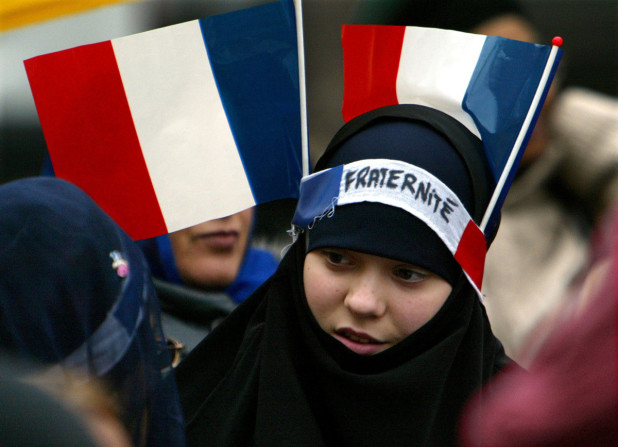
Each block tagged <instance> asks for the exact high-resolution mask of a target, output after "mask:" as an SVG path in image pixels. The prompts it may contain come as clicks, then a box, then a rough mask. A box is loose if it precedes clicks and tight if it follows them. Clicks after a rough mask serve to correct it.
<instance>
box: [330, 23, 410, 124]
mask: <svg viewBox="0 0 618 447" xmlns="http://www.w3.org/2000/svg"><path fill="white" fill-rule="evenodd" d="M405 30H406V28H405V27H404V26H383V25H373V26H363V25H356V26H355V25H344V26H343V28H342V46H343V52H344V54H345V57H344V61H345V64H344V67H343V76H344V83H343V85H344V86H345V88H344V93H343V110H342V113H343V119H344V121H345V122H348V121H349V120H351V119H352V118H354V117H356V116H358V115H361V114H363V113H365V112H368V111H370V110H373V109H376V108H378V107H383V106H388V105H393V104H397V103H398V100H397V72H398V71H399V60H400V59H401V48H402V45H403V37H404V34H405ZM368 48H369V49H370V52H369V53H367V49H368Z"/></svg>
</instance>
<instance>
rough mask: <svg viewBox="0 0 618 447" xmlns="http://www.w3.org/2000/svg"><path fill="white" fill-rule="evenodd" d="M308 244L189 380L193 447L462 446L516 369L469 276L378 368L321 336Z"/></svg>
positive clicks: (184, 399) (184, 389)
mask: <svg viewBox="0 0 618 447" xmlns="http://www.w3.org/2000/svg"><path fill="white" fill-rule="evenodd" d="M304 256H305V254H304V237H302V236H301V237H300V239H299V240H298V241H297V242H296V243H295V244H294V245H293V246H292V247H291V249H290V251H289V252H288V254H287V255H286V256H285V257H284V259H283V261H282V262H281V265H280V267H279V269H278V270H277V272H276V273H275V275H273V277H272V278H270V279H269V280H268V281H267V282H266V283H265V284H264V285H263V286H262V287H260V288H259V289H258V290H257V291H256V292H255V293H254V294H253V295H252V296H251V297H250V298H248V299H247V300H246V301H245V302H244V303H242V304H241V305H240V306H239V307H238V308H237V309H236V310H235V311H234V312H233V313H232V314H231V315H230V316H229V317H227V319H226V320H224V321H223V323H221V324H220V325H219V326H218V327H217V328H215V330H214V331H213V332H212V333H211V334H210V335H209V336H208V337H207V338H206V339H205V340H204V341H203V342H202V343H201V344H200V345H198V346H197V347H196V348H195V349H194V350H193V351H192V352H191V354H190V355H189V356H188V357H187V358H186V360H184V361H183V362H182V363H181V364H180V365H179V367H178V368H177V371H176V372H177V381H178V386H179V391H180V395H181V404H182V406H183V410H184V414H185V420H186V423H187V441H188V445H189V446H242V445H256V446H269V447H272V446H294V447H300V446H311V447H316V446H326V445H328V446H331V445H332V446H346V445H350V446H355V447H359V446H389V447H390V446H440V447H445V446H450V445H455V433H456V428H457V420H458V417H459V413H460V410H461V408H462V406H463V404H464V402H465V401H466V400H467V399H468V398H469V397H470V396H471V395H472V394H473V392H474V391H476V390H477V389H478V388H480V387H481V385H483V384H485V383H486V382H487V381H488V380H489V379H490V378H491V377H492V376H493V375H494V374H495V373H496V372H497V371H498V370H500V369H501V368H502V366H504V364H505V362H507V361H508V359H507V357H506V356H505V354H504V350H503V349H502V346H501V344H500V342H499V341H498V340H497V339H496V338H495V337H494V336H493V334H492V332H491V328H490V326H489V322H488V320H487V317H486V314H485V310H484V308H483V306H482V304H480V302H479V301H478V298H477V296H476V295H475V292H474V291H473V289H472V288H471V286H470V285H469V283H468V282H467V281H466V279H465V278H464V276H463V275H462V276H461V277H460V278H459V280H458V281H457V283H456V285H455V287H454V289H453V292H452V294H451V296H450V297H449V298H448V299H447V302H446V303H445V304H444V306H443V307H442V308H441V310H440V311H439V312H438V314H437V315H436V316H435V317H434V318H433V319H432V320H430V322H428V323H427V324H426V325H425V326H423V327H422V328H420V329H419V330H418V331H416V332H415V333H413V334H411V335H410V336H409V337H408V338H406V339H405V340H403V341H402V342H400V343H398V344H397V345H395V346H393V347H392V348H390V349H387V350H386V351H384V352H381V353H378V354H376V355H374V356H361V355H358V354H355V353H354V352H352V351H350V350H348V349H347V348H345V347H344V346H343V345H342V344H340V343H339V342H338V341H337V340H335V339H334V338H332V337H331V336H330V335H328V334H326V333H325V332H324V331H322V330H321V329H320V327H319V326H318V324H317V322H316V321H315V319H314V318H313V316H312V314H311V312H310V310H309V307H308V305H307V302H306V298H305V294H304V288H303V283H302V269H303V263H304Z"/></svg>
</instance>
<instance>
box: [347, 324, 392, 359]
mask: <svg viewBox="0 0 618 447" xmlns="http://www.w3.org/2000/svg"><path fill="white" fill-rule="evenodd" d="M335 338H336V339H337V340H339V341H340V342H341V343H343V344H344V345H345V346H346V347H347V348H348V349H350V350H352V351H354V352H356V353H357V354H361V355H372V354H376V353H377V352H380V351H382V350H383V349H384V344H385V343H384V342H381V341H379V340H376V339H375V338H373V337H372V336H370V335H368V334H366V333H364V332H357V331H354V330H353V329H350V328H342V329H338V330H336V331H335Z"/></svg>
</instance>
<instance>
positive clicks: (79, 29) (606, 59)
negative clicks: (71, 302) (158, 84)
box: [0, 0, 618, 231]
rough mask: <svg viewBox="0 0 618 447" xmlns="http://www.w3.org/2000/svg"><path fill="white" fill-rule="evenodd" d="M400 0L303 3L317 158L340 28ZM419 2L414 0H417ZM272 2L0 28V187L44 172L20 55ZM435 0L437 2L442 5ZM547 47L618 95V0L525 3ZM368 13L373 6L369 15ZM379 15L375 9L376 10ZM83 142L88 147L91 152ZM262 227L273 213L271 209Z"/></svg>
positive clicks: (332, 103) (569, 71)
mask: <svg viewBox="0 0 618 447" xmlns="http://www.w3.org/2000/svg"><path fill="white" fill-rule="evenodd" d="M392 1H399V2H401V1H402V0H304V1H303V23H304V35H305V45H306V50H305V58H306V75H307V102H308V105H307V107H308V121H309V143H310V149H311V158H312V160H313V161H315V160H317V158H318V156H319V155H320V154H321V152H322V150H323V149H324V147H325V146H326V144H327V143H328V141H329V140H330V138H331V137H332V135H333V134H334V133H335V131H336V130H337V129H338V128H339V127H340V126H341V125H342V124H343V121H342V119H341V99H342V94H343V88H342V87H343V86H342V62H341V47H340V25H341V24H343V23H370V22H371V21H372V20H371V18H372V17H371V14H376V20H375V23H380V20H381V18H380V17H379V10H380V8H382V7H383V6H384V7H387V5H389V3H390V2H392ZM412 1H413V0H412ZM263 3H268V1H264V0H253V1H252V0H199V1H198V0H146V1H132V2H120V3H117V4H114V5H112V6H103V7H99V8H97V9H94V10H90V11H87V12H83V13H78V14H73V15H70V16H65V17H63V18H58V19H52V20H48V21H45V22H38V23H36V24H33V25H28V26H23V27H19V28H15V29H12V30H8V31H4V32H1V33H0V183H4V182H7V181H10V180H13V179H16V178H20V177H25V176H31V175H38V173H39V172H40V169H41V164H42V162H43V158H44V154H45V152H46V146H45V139H44V137H43V133H42V130H41V128H40V124H39V121H38V117H37V113H36V109H35V106H34V101H33V99H32V95H31V92H30V88H29V85H28V81H27V78H26V72H25V70H24V65H23V60H25V59H28V58H30V57H34V56H37V55H40V54H44V53H48V52H52V51H58V50H63V49H67V48H71V47H74V46H78V45H83V44H88V43H94V42H99V41H104V40H109V39H113V38H116V37H121V36H126V35H130V34H134V33H137V32H141V31H146V30H150V29H154V28H158V27H161V26H165V25H170V24H174V23H180V22H184V21H188V20H193V19H198V18H202V17H206V16H210V15H213V14H219V13H223V12H228V11H233V10H236V9H241V8H244V7H249V6H254V5H258V4H263ZM437 3H439V2H435V3H433V4H435V5H436V8H437V7H439V6H437ZM520 3H521V6H522V7H523V8H524V9H525V10H526V12H527V13H528V14H529V16H530V17H531V18H532V19H533V20H534V21H535V22H536V25H537V27H538V28H539V29H540V31H541V32H542V33H543V34H544V36H545V38H546V39H547V43H548V44H549V43H550V42H551V38H552V37H553V36H555V35H560V36H562V37H563V38H564V42H565V43H564V45H563V49H564V51H565V58H564V60H563V66H564V80H563V82H564V85H565V86H570V85H577V86H582V87H588V88H591V89H594V90H597V91H600V92H603V93H607V94H610V95H613V96H616V95H618V82H617V79H618V57H617V55H618V49H617V46H618V39H617V37H618V36H617V24H618V20H617V19H618V2H616V1H615V0H521V1H520ZM368 11H370V12H368ZM376 11H377V12H376ZM86 149H87V148H84V150H86ZM266 208H267V210H266V212H263V213H262V214H263V215H268V216H269V219H267V222H266V223H264V219H262V220H261V221H260V222H261V223H260V224H259V225H260V227H259V228H260V231H270V229H269V228H267V227H264V226H265V225H266V226H268V225H270V224H271V222H276V221H277V219H276V215H275V214H276V213H279V212H282V213H283V217H282V219H284V220H285V219H287V215H288V214H289V213H290V209H291V205H290V206H285V205H283V206H281V205H276V206H275V205H273V206H272V207H270V208H269V207H268V206H267V207H266Z"/></svg>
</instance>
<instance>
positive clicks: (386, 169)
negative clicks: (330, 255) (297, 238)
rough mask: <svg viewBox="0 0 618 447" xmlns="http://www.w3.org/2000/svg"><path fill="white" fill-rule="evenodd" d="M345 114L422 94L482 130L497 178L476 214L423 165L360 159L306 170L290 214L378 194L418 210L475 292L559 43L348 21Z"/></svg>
mask: <svg viewBox="0 0 618 447" xmlns="http://www.w3.org/2000/svg"><path fill="white" fill-rule="evenodd" d="M342 43H343V58H344V59H343V63H344V99H343V117H344V120H345V121H346V122H347V121H350V120H351V119H353V118H355V117H357V116H359V115H361V114H363V113H366V112H369V111H371V110H374V109H377V108H380V107H384V106H390V105H396V104H418V105H423V106H428V107H431V108H433V109H437V110H439V111H441V112H444V113H446V114H448V115H450V116H451V117H453V118H455V119H457V120H458V121H459V122H460V123H462V124H463V125H464V126H466V127H467V128H468V130H470V132H472V133H473V134H474V135H476V136H477V137H479V138H480V139H481V141H482V142H483V146H484V148H485V155H486V156H487V160H488V162H489V165H490V167H491V169H492V172H493V174H494V176H495V180H496V188H495V191H494V193H493V196H492V199H491V202H490V204H489V206H488V209H487V211H486V212H485V217H484V218H483V221H482V222H479V223H477V222H474V221H473V220H472V218H471V217H470V215H469V214H468V211H467V210H466V209H465V208H464V206H463V204H462V203H461V202H460V201H459V199H458V198H457V196H456V195H455V194H454V193H453V192H452V191H450V189H449V188H448V187H447V186H446V185H444V184H443V183H442V182H441V181H440V180H439V179H438V178H435V177H434V176H433V175H431V174H430V173H429V172H426V171H424V170H423V169H420V168H418V167H415V166H412V165H408V164H406V163H400V162H395V161H393V160H363V161H361V162H355V163H351V164H348V165H344V166H339V167H337V168H332V169H329V170H326V171H323V172H318V173H315V174H313V175H311V176H306V177H304V178H303V181H302V183H301V193H300V198H299V202H298V206H297V209H296V214H295V216H294V218H293V225H294V226H295V227H296V228H297V231H298V229H299V228H300V229H302V228H311V226H312V225H313V222H315V220H316V219H321V218H323V217H325V216H328V214H329V213H331V212H336V211H335V207H336V206H341V205H345V204H349V203H357V202H365V201H369V202H379V203H384V204H387V205H390V206H395V207H399V208H401V209H403V210H405V211H407V212H409V213H410V214H412V215H414V216H416V217H417V218H418V219H420V220H422V221H423V222H424V223H425V224H427V226H428V227H429V228H431V229H432V230H433V231H434V232H435V233H436V234H437V235H438V236H439V237H440V238H441V240H442V241H443V242H444V244H445V245H446V246H447V248H448V249H449V250H450V251H451V253H452V254H453V256H454V258H455V259H456V260H457V261H458V263H459V264H460V265H461V267H462V269H463V271H464V272H465V274H466V276H467V277H468V279H469V281H470V283H471V284H472V285H473V287H474V288H475V290H476V291H477V293H478V295H479V297H480V299H481V300H482V294H481V292H480V289H481V284H482V278H483V270H484V263H485V254H486V246H487V245H486V239H485V234H484V232H485V231H487V232H488V233H489V232H491V231H492V230H493V228H494V225H495V223H496V220H497V217H498V215H499V211H500V207H501V205H502V202H503V200H504V196H505V195H506V192H507V191H508V186H509V185H510V183H511V182H512V179H513V176H514V174H515V170H516V167H517V165H518V163H519V160H520V159H521V156H522V154H523V149H524V148H525V146H526V143H527V140H528V139H529V137H530V134H531V132H532V130H533V128H534V123H535V120H536V118H537V116H538V113H539V112H540V109H541V107H542V104H543V101H544V99H545V96H546V95H547V91H548V90H549V87H550V84H551V80H552V78H553V75H554V73H555V70H556V68H557V65H558V62H559V59H560V55H561V53H560V50H558V48H557V46H554V47H553V48H552V47H548V46H544V45H536V44H529V43H524V42H519V41H513V40H509V39H504V38H500V37H487V36H482V35H475V34H468V33H462V32H457V31H448V30H441V29H435V28H420V27H402V26H384V25H344V26H343V29H342Z"/></svg>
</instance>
